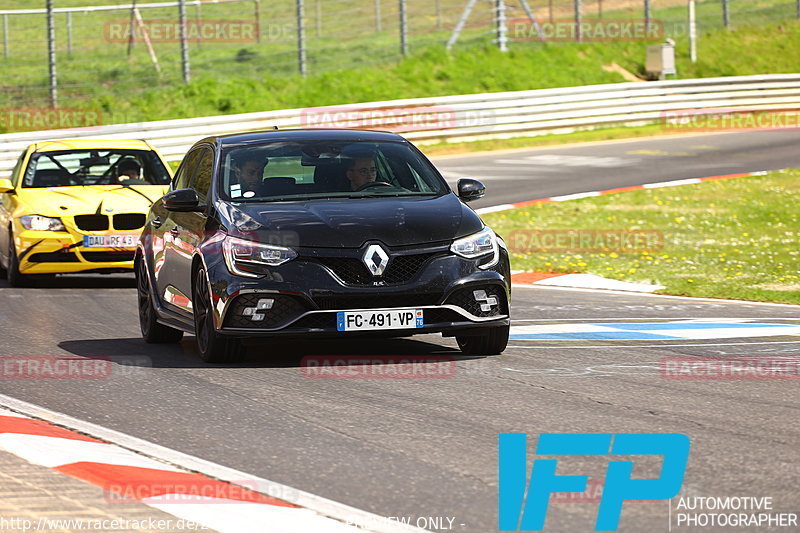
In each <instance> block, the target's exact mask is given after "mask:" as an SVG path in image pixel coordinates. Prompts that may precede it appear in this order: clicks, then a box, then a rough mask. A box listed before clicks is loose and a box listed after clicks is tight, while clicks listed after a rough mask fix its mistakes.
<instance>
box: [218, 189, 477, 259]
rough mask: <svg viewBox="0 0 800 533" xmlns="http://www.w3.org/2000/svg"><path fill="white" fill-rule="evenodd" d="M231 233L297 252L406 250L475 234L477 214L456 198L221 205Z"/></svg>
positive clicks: (452, 195)
mask: <svg viewBox="0 0 800 533" xmlns="http://www.w3.org/2000/svg"><path fill="white" fill-rule="evenodd" d="M218 207H219V208H220V211H221V213H220V214H221V216H222V219H223V223H224V224H225V225H226V226H227V227H228V228H229V232H230V233H231V234H238V235H241V236H243V237H245V238H249V239H251V240H258V241H260V242H272V243H274V244H281V243H292V244H293V245H294V246H299V247H315V248H360V247H361V246H362V245H363V244H364V243H365V242H367V241H380V242H382V243H383V244H385V245H387V246H410V245H419V244H427V243H432V242H441V241H449V240H452V239H454V238H457V237H462V236H464V235H469V234H470V233H474V232H476V231H479V230H480V229H481V228H482V227H483V223H482V222H481V219H480V218H479V217H478V215H476V214H475V212H474V211H472V210H471V209H470V208H468V207H467V206H465V205H464V204H462V203H461V201H460V200H459V199H458V198H457V197H456V196H455V195H454V194H452V193H451V194H446V195H444V196H439V197H437V198H430V197H416V198H414V197H406V198H395V197H389V198H358V199H341V200H338V199H337V200H312V201H303V202H274V203H270V202H264V203H257V204H252V205H251V204H247V203H240V204H236V205H231V204H228V203H222V202H220V204H219V206H218Z"/></svg>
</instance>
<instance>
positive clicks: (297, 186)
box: [220, 141, 449, 201]
mask: <svg viewBox="0 0 800 533" xmlns="http://www.w3.org/2000/svg"><path fill="white" fill-rule="evenodd" d="M220 175H221V183H222V187H221V191H220V192H221V196H222V197H223V198H226V199H228V200H234V201H279V200H307V199H315V198H361V197H372V196H436V195H441V194H444V193H446V192H449V189H448V188H447V184H446V183H445V182H444V181H443V180H442V179H441V178H440V177H439V176H438V174H437V173H436V170H435V169H434V168H433V167H432V166H431V164H430V163H429V162H428V161H427V160H425V158H424V157H422V156H421V155H420V154H419V153H418V152H417V151H415V150H414V149H412V148H411V147H409V146H408V144H406V143H403V142H356V143H353V142H337V141H325V142H320V141H306V142H271V143H265V144H262V145H257V146H253V145H247V146H246V147H241V146H239V147H233V148H231V149H229V150H228V151H227V152H226V153H225V154H224V157H223V159H222V164H221V165H220Z"/></svg>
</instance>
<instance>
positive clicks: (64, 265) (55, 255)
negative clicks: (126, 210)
mask: <svg viewBox="0 0 800 533" xmlns="http://www.w3.org/2000/svg"><path fill="white" fill-rule="evenodd" d="M109 233H110V232H109ZM113 233H114V234H115V235H119V234H126V233H130V234H133V235H137V236H138V235H139V234H140V233H141V231H138V232H120V231H115V232H113ZM89 234H91V235H102V234H103V233H102V232H95V233H81V232H79V231H77V230H74V229H72V228H68V230H67V231H58V232H55V231H34V230H26V229H23V228H21V227H19V228H17V230H16V231H15V232H14V247H15V248H16V250H17V259H18V262H19V270H20V273H22V274H69V273H77V272H90V271H101V272H102V271H106V272H113V271H130V270H132V269H133V257H134V254H135V252H136V249H135V248H107V247H92V248H86V247H84V246H83V237H84V235H89Z"/></svg>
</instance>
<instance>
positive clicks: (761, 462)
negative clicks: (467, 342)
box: [0, 132, 800, 532]
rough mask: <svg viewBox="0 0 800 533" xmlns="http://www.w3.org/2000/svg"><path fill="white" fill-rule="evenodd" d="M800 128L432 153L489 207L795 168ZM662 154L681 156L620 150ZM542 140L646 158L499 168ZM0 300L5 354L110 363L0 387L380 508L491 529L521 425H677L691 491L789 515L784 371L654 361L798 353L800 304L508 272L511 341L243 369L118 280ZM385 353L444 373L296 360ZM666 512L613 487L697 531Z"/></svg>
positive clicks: (262, 351) (252, 363) (632, 522)
mask: <svg viewBox="0 0 800 533" xmlns="http://www.w3.org/2000/svg"><path fill="white" fill-rule="evenodd" d="M746 136H750V137H746ZM748 138H749V139H751V143H750V144H749V145H748V144H747V139H748ZM798 141H800V134H798V133H796V132H782V133H777V132H763V133H758V134H755V133H748V134H730V135H716V136H711V137H708V138H700V137H687V138H683V139H678V138H671V139H668V140H664V139H660V140H651V141H636V142H627V143H611V144H603V145H591V146H583V147H577V146H576V147H569V148H547V149H538V150H531V151H529V152H530V153H528V152H527V151H526V152H515V153H514V154H513V156H511V155H509V154H503V155H500V154H494V155H480V156H470V157H469V159H470V162H469V163H467V162H464V161H461V160H459V159H457V158H447V159H443V160H442V161H441V162H442V168H443V169H444V170H445V172H446V175H447V177H448V179H449V178H452V177H454V174H453V173H457V172H459V171H460V170H461V169H463V170H464V172H465V173H466V172H467V171H469V173H466V174H465V176H471V177H488V178H487V180H486V181H487V185H488V186H489V194H488V195H487V198H486V199H485V200H482V204H481V205H484V206H488V205H494V204H499V203H505V202H510V201H521V200H528V199H533V198H538V197H543V196H553V195H558V194H570V193H577V192H584V191H589V190H598V189H604V188H611V187H616V186H624V185H632V184H639V183H648V182H657V181H665V180H668V179H680V178H684V177H700V176H703V175H717V174H727V173H733V172H745V171H755V170H764V169H766V168H782V167H789V166H800V153H798V151H797V150H796V149H795V148H794V147H796V146H797V142H798ZM723 143H725V147H724V148H723V147H722V146H721V145H722V144H723ZM792 143H794V144H793V147H792V148H791V149H789V148H787V147H789V146H792ZM700 145H704V146H717V145H720V146H719V147H717V148H713V149H711V148H708V149H707V150H705V151H703V152H702V153H703V154H704V155H703V157H702V158H701V157H700V156H692V155H685V156H682V155H675V153H677V151H679V150H685V151H686V152H689V151H690V147H691V146H700ZM656 146H659V147H660V148H656ZM648 147H649V148H648ZM657 149H660V150H663V151H664V152H667V153H669V154H672V155H645V154H640V155H636V156H633V155H626V154H629V152H631V151H641V150H653V151H655V150H657ZM694 151H695V152H698V153H699V151H700V149H699V148H696V149H695V150H694ZM778 153H780V154H781V155H780V157H778V155H776V154H778ZM549 154H554V155H558V156H562V155H570V156H575V157H578V156H581V157H593V158H599V157H607V158H617V159H619V158H622V157H623V156H624V157H631V158H635V159H636V160H637V161H639V162H638V163H636V164H635V165H627V164H626V165H623V166H617V167H614V166H613V165H611V162H612V159H609V160H608V161H609V166H607V167H603V168H598V167H591V166H575V167H569V168H568V169H567V170H566V171H565V170H564V169H563V168H562V169H559V168H557V167H558V166H557V165H556V164H554V163H552V160H549V161H551V162H550V163H548V164H547V165H539V166H535V168H530V169H526V168H525V167H524V166H520V165H516V166H514V167H513V169H512V170H509V171H508V172H506V171H505V170H503V171H500V170H496V169H495V170H493V163H491V161H493V160H497V159H506V158H512V159H514V158H524V157H538V156H541V155H549ZM731 154H743V156H742V159H734V158H733V156H732V155H731ZM745 156H746V157H745ZM476 161H477V162H476ZM532 161H533V160H532ZM539 161H540V162H544V161H545V159H540V160H539ZM478 162H480V164H479V163H478ZM645 162H646V164H645ZM483 164H485V165H486V167H483V166H481V165H483ZM645 167H646V171H645V170H644V168H645ZM670 167H671V168H673V171H671V172H668V168H670ZM498 168H499V167H498ZM526 176H530V180H531V182H530V183H529V182H528V181H525V177H526ZM567 178H568V179H567ZM522 189H524V190H525V192H524V197H523V196H522V195H523V193H522V192H520V191H521V190H522ZM512 196H513V197H512ZM90 288H92V289H91V290H89V289H90ZM0 302H2V306H0V323H2V324H3V335H2V336H0V353H1V354H3V355H4V356H71V355H77V356H87V357H107V358H109V359H110V360H111V361H112V362H113V365H112V372H111V375H110V376H109V377H107V378H104V379H48V380H42V379H11V378H8V377H7V376H5V378H4V379H2V381H0V393H2V394H5V395H8V396H12V397H14V398H17V399H20V400H23V401H26V402H30V403H33V404H36V405H39V406H42V407H45V408H48V409H51V410H54V411H58V412H61V413H65V414H67V415H71V416H73V417H76V418H79V419H81V420H85V421H89V422H92V423H95V424H99V425H102V426H104V427H107V428H110V429H114V430H118V431H121V432H124V433H127V434H129V435H133V436H136V437H139V438H142V439H146V440H148V441H151V442H154V443H157V444H160V445H162V446H166V447H168V448H171V449H174V450H178V451H181V452H184V453H188V454H191V455H194V456H197V457H200V458H203V459H207V460H209V461H213V462H215V463H218V464H221V465H225V466H228V467H231V468H235V469H237V470H241V471H243V472H247V473H249V474H253V475H257V476H260V477H263V478H266V479H270V480H273V481H276V482H280V483H285V484H287V485H290V486H292V487H295V488H297V489H301V490H304V491H307V492H311V493H314V494H316V495H319V496H323V497H326V498H329V499H332V500H336V501H339V502H343V503H345V504H348V505H351V506H353V507H357V508H360V509H363V510H366V511H370V512H374V513H376V514H380V515H383V516H393V517H405V518H407V519H408V520H409V521H410V522H411V523H417V522H416V521H417V520H418V519H419V518H420V517H441V518H452V519H453V525H452V530H453V531H463V532H490V531H496V530H497V491H498V485H497V468H498V457H497V441H498V433H506V432H522V433H528V434H529V443H528V453H529V458H532V455H533V440H534V438H535V436H536V435H538V434H540V433H548V432H556V433H557V432H585V433H594V432H597V433H625V432H652V433H670V432H675V433H684V434H686V435H688V436H689V437H690V438H691V445H692V449H691V455H690V459H689V466H688V469H687V471H686V476H685V479H684V483H683V490H682V493H681V494H682V495H691V496H712V497H716V496H719V497H726V496H754V497H765V496H769V497H772V498H773V505H774V511H775V512H777V511H794V512H796V511H797V502H798V498H797V480H798V479H800V447H798V445H797V443H798V442H800V417H799V416H798V414H799V413H798V405H797V401H796V400H797V381H796V380H786V379H775V378H767V379H693V380H689V379H672V378H674V377H675V376H672V377H671V376H670V375H669V374H668V373H665V371H664V369H665V368H667V366H665V365H667V364H668V362H669V361H670V359H668V358H698V357H702V356H708V357H717V358H719V357H746V358H756V359H762V358H781V360H792V361H796V360H799V359H800V312H798V309H797V307H796V306H795V307H793V306H780V305H769V304H749V303H742V302H725V301H714V300H698V299H685V298H670V297H660V296H652V295H640V294H625V293H608V292H595V291H580V290H566V289H553V288H516V289H515V292H514V297H513V312H512V315H513V319H514V320H513V326H514V328H513V329H512V340H511V342H510V345H509V348H508V349H507V350H506V352H505V353H504V354H503V355H502V356H498V357H491V358H481V357H478V358H465V357H462V356H461V355H460V353H459V352H458V350H457V349H456V345H455V342H454V341H453V340H452V339H442V338H441V337H439V336H436V335H429V336H422V337H415V338H414V339H391V340H384V341H377V342H376V341H374V340H368V339H360V340H348V341H345V340H342V341H333V342H332V341H325V342H305V343H301V342H293V343H287V342H283V343H275V344H272V345H268V346H264V345H254V346H252V347H251V349H250V352H249V357H248V360H247V361H246V362H245V363H243V364H240V365H235V366H218V365H208V364H205V363H203V362H201V361H200V359H199V357H198V356H197V354H196V350H195V347H194V340H193V338H191V337H187V338H185V339H184V340H183V341H182V342H181V343H180V344H179V345H146V344H145V343H144V342H143V341H142V340H141V336H140V332H139V325H138V320H137V314H136V295H135V288H134V283H133V278H132V277H131V276H124V275H117V276H106V277H99V276H83V277H81V276H78V277H59V278H56V279H55V280H54V281H51V282H49V283H46V284H45V283H42V284H40V285H39V286H37V287H35V288H29V289H13V288H10V287H8V285H7V284H6V283H5V282H0ZM379 355H380V356H394V358H395V359H401V358H402V356H422V355H433V356H436V360H437V361H439V362H438V364H439V365H441V367H442V368H443V369H444V370H443V371H442V373H441V374H440V375H436V376H434V377H425V376H422V377H419V376H418V377H416V378H415V379H395V378H382V379H381V378H376V377H374V376H373V377H364V376H362V378H360V379H345V378H332V377H330V376H329V377H328V378H327V379H323V378H321V377H317V378H311V377H309V374H308V372H306V371H304V369H303V367H302V364H303V358H304V357H306V356H333V357H334V358H335V357H342V356H358V357H359V358H362V359H369V358H370V357H372V356H379ZM367 366H369V365H367ZM561 460H562V461H563V462H562V463H561V464H560V466H559V474H575V475H589V476H590V479H591V480H597V481H599V480H601V479H602V478H603V475H604V471H605V468H606V461H607V457H606V458H602V457H590V456H575V457H572V458H569V459H568V460H567V459H564V458H562V459H561ZM636 461H637V462H636V467H635V471H634V472H635V474H636V475H637V476H641V477H643V478H652V477H655V476H657V475H658V473H659V470H660V464H661V461H660V458H656V457H652V458H644V459H641V460H640V458H637V459H636ZM674 506H675V504H674V502H672V503H670V502H665V501H655V502H633V503H626V504H625V507H624V509H623V513H622V520H621V522H620V526H621V527H620V531H667V530H668V529H669V528H670V526H671V530H673V531H690V530H691V529H688V528H682V527H678V525H677V523H676V522H675V511H676V510H675V508H674ZM550 507H551V509H550V512H549V513H548V517H547V527H546V531H592V530H594V520H595V516H596V512H597V502H596V501H557V502H553V503H551V506H550ZM447 523H448V521H447V520H444V524H447ZM432 530H436V529H432ZM439 530H444V529H439ZM728 530H729V529H728ZM703 531H715V529H714V528H704V529H703Z"/></svg>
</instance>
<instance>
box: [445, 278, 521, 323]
mask: <svg viewBox="0 0 800 533" xmlns="http://www.w3.org/2000/svg"><path fill="white" fill-rule="evenodd" d="M475 291H486V296H487V297H494V298H496V299H497V305H493V306H492V307H491V309H490V310H489V311H482V310H481V303H485V302H479V301H477V300H476V299H475ZM445 303H448V304H451V305H456V306H458V307H460V308H462V309H464V310H465V311H467V312H468V313H470V314H472V315H475V316H480V317H489V316H497V315H504V314H507V311H506V299H505V294H504V291H503V290H502V289H500V288H498V287H497V286H496V285H486V286H472V287H469V288H466V289H459V290H457V291H456V292H454V293H453V294H452V295H451V296H450V297H449V298H448V299H447V301H446V302H445Z"/></svg>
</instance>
